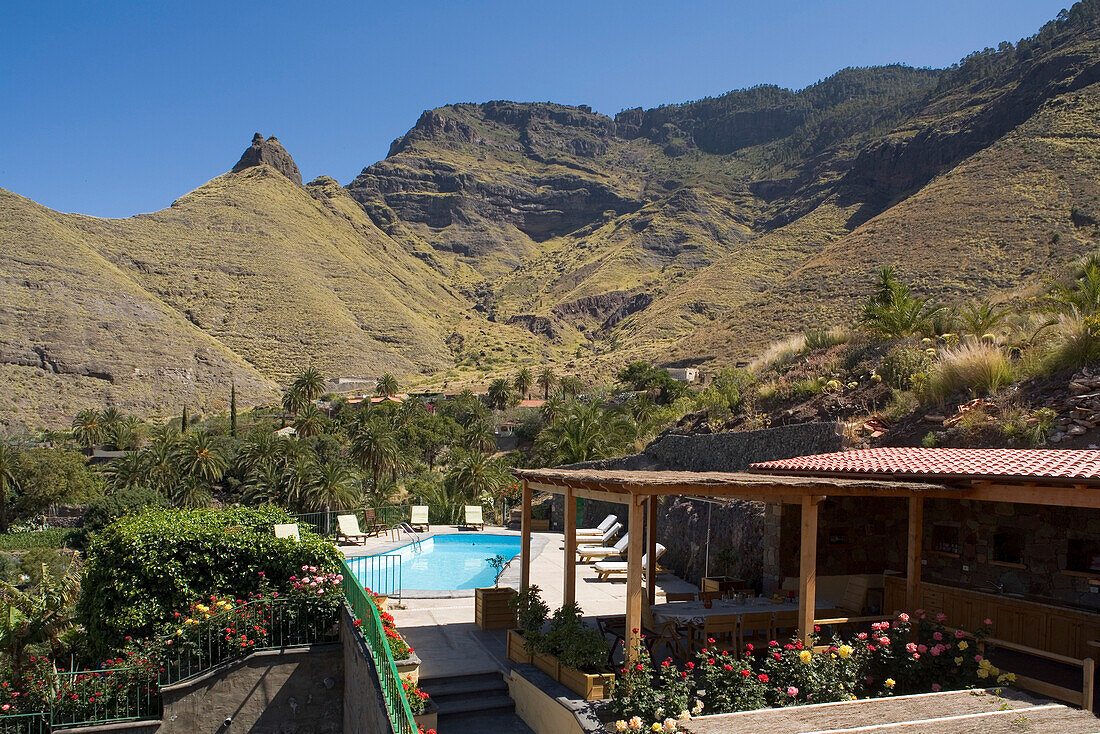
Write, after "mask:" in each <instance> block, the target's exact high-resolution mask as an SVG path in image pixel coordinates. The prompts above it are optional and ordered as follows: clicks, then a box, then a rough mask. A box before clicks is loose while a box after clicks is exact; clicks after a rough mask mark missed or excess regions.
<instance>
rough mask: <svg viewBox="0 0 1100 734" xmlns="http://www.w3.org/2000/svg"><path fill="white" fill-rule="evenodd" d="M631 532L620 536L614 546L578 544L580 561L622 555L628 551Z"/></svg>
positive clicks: (584, 561)
mask: <svg viewBox="0 0 1100 734" xmlns="http://www.w3.org/2000/svg"><path fill="white" fill-rule="evenodd" d="M629 537H630V533H627V534H626V535H624V536H623V537H621V538H619V542H618V543H616V544H615V545H612V546H606V545H580V546H577V555H578V556H580V562H581V563H586V562H587V561H594V560H597V559H599V558H607V557H608V556H621V555H622V554H623V553H626V546H627V544H628V543H629V542H630V541H629V540H628V538H629Z"/></svg>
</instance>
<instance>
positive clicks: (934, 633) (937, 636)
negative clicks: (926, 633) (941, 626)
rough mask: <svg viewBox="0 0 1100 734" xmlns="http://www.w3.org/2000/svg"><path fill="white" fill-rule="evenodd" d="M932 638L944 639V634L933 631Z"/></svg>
mask: <svg viewBox="0 0 1100 734" xmlns="http://www.w3.org/2000/svg"><path fill="white" fill-rule="evenodd" d="M932 639H933V640H936V641H939V640H942V639H943V635H942V634H940V633H939V632H933V633H932Z"/></svg>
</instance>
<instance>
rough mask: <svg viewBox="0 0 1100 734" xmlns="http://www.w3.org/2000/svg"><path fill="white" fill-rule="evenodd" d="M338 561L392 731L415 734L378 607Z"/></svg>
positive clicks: (412, 719) (411, 717) (348, 600)
mask: <svg viewBox="0 0 1100 734" xmlns="http://www.w3.org/2000/svg"><path fill="white" fill-rule="evenodd" d="M341 563H342V565H343V569H342V572H343V574H344V582H343V584H344V598H345V599H346V600H347V603H348V608H349V609H350V610H351V615H352V617H354V618H355V619H356V620H358V623H357V625H356V627H357V628H358V630H359V633H360V634H361V635H362V636H363V641H364V642H365V643H366V645H367V649H368V650H369V651H370V654H371V658H372V660H373V662H374V669H375V670H376V671H377V673H378V685H379V687H380V688H381V689H382V699H383V700H384V701H385V704H386V713H387V714H388V715H389V717H390V724H391V725H392V726H393V730H394V732H396V734H416V733H417V726H416V720H415V719H414V718H413V714H412V709H411V708H409V699H408V696H407V695H406V693H405V687H404V686H403V685H402V684H401V677H400V676H399V675H398V673H397V665H396V664H395V663H394V660H393V655H392V654H391V653H390V646H389V643H388V642H387V641H386V633H385V630H384V628H383V626H382V618H381V617H380V616H379V615H378V608H377V607H376V606H375V605H374V602H373V601H371V599H370V597H368V596H367V592H366V590H365V589H364V588H363V585H362V584H361V583H359V579H357V578H356V577H355V573H354V572H353V571H352V569H351V568H350V567H349V566H348V564H347V563H346V562H343V561H342V562H341Z"/></svg>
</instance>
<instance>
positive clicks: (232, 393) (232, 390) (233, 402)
mask: <svg viewBox="0 0 1100 734" xmlns="http://www.w3.org/2000/svg"><path fill="white" fill-rule="evenodd" d="M229 435H231V436H236V435H237V386H236V385H230V386H229Z"/></svg>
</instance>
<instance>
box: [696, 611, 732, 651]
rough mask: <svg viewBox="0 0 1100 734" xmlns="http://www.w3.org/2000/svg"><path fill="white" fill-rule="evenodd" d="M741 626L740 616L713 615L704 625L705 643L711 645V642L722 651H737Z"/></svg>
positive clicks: (707, 618) (708, 617)
mask: <svg viewBox="0 0 1100 734" xmlns="http://www.w3.org/2000/svg"><path fill="white" fill-rule="evenodd" d="M740 624H741V615H740V614H711V615H709V616H707V617H706V620H705V622H704V623H703V643H704V646H708V645H710V644H711V643H710V640H714V644H715V645H717V646H718V649H720V650H733V651H734V652H735V653H736V651H737V647H738V645H737V639H738V638H737V630H738V628H739V627H740Z"/></svg>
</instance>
